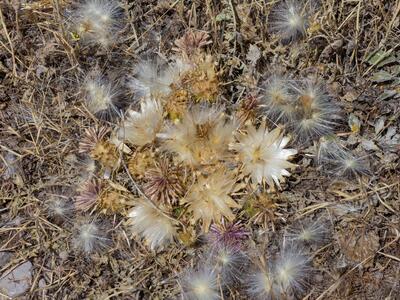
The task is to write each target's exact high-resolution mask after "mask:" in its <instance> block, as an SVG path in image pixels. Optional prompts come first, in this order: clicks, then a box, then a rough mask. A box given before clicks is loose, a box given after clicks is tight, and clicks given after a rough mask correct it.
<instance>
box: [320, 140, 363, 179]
mask: <svg viewBox="0 0 400 300" xmlns="http://www.w3.org/2000/svg"><path fill="white" fill-rule="evenodd" d="M317 163H318V164H319V166H320V167H321V168H322V170H324V171H326V172H327V173H330V174H333V175H335V176H338V177H347V178H357V177H359V176H362V175H368V174H370V168H369V162H368V159H367V157H366V156H356V155H355V154H354V153H353V152H352V151H351V150H349V149H346V148H345V147H344V146H343V145H342V144H341V142H340V141H339V140H338V139H335V138H331V137H327V138H322V139H321V140H320V144H319V149H318V153H317Z"/></svg>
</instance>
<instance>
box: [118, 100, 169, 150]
mask: <svg viewBox="0 0 400 300" xmlns="http://www.w3.org/2000/svg"><path fill="white" fill-rule="evenodd" d="M140 106H141V111H140V112H137V111H133V110H128V112H127V117H126V119H125V121H124V122H123V124H122V126H121V128H120V129H119V130H118V136H119V138H120V139H121V140H126V141H128V142H130V143H131V144H132V145H136V146H144V145H146V144H149V143H152V142H153V141H154V140H155V138H156V134H157V133H158V132H159V131H160V130H161V127H162V125H163V109H162V107H161V105H160V104H159V102H158V101H156V100H153V99H145V100H143V101H142V102H141V104H140Z"/></svg>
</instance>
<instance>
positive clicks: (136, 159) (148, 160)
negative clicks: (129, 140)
mask: <svg viewBox="0 0 400 300" xmlns="http://www.w3.org/2000/svg"><path fill="white" fill-rule="evenodd" d="M154 159H155V154H154V153H153V152H152V151H151V149H148V148H146V149H140V150H137V151H135V152H134V153H133V154H132V156H131V158H130V159H129V161H128V170H129V173H130V174H131V175H132V176H133V177H135V178H139V179H141V178H143V176H144V175H145V173H146V172H147V170H148V169H151V168H152V167H153V166H154Z"/></svg>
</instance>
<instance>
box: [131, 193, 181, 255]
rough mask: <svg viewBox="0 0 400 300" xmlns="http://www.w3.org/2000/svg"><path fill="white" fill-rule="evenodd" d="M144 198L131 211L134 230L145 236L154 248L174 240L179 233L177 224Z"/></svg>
mask: <svg viewBox="0 0 400 300" xmlns="http://www.w3.org/2000/svg"><path fill="white" fill-rule="evenodd" d="M160 210H161V208H158V209H157V208H155V207H154V206H153V205H152V204H151V203H149V202H148V201H146V200H144V199H139V200H138V201H137V203H136V204H135V207H134V208H133V209H132V210H131V211H130V212H129V215H128V216H129V218H130V224H131V225H132V231H133V232H134V233H135V234H137V235H139V236H141V237H143V238H144V239H145V241H146V243H147V244H148V245H149V247H150V248H151V249H152V250H156V249H158V248H161V247H164V246H166V245H168V244H169V243H171V242H173V240H174V237H175V236H176V235H177V231H176V224H174V222H173V220H172V219H170V218H168V217H167V216H166V215H165V212H164V213H162V212H161V211H160Z"/></svg>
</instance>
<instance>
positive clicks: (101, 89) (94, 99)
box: [83, 75, 119, 118]
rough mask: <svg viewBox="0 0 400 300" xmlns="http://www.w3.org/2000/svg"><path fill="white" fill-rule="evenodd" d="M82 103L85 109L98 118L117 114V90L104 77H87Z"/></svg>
mask: <svg viewBox="0 0 400 300" xmlns="http://www.w3.org/2000/svg"><path fill="white" fill-rule="evenodd" d="M83 92H84V101H85V105H86V107H87V109H88V110H89V111H90V112H91V113H92V114H94V115H96V116H97V117H100V118H107V117H109V116H112V115H115V114H119V111H118V109H119V108H118V101H119V99H118V98H119V97H118V96H119V93H118V91H117V88H116V87H115V86H113V85H112V84H111V82H109V81H108V80H106V79H105V78H104V77H102V76H99V75H94V76H92V75H89V76H88V77H87V78H86V80H85V81H84V85H83Z"/></svg>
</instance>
